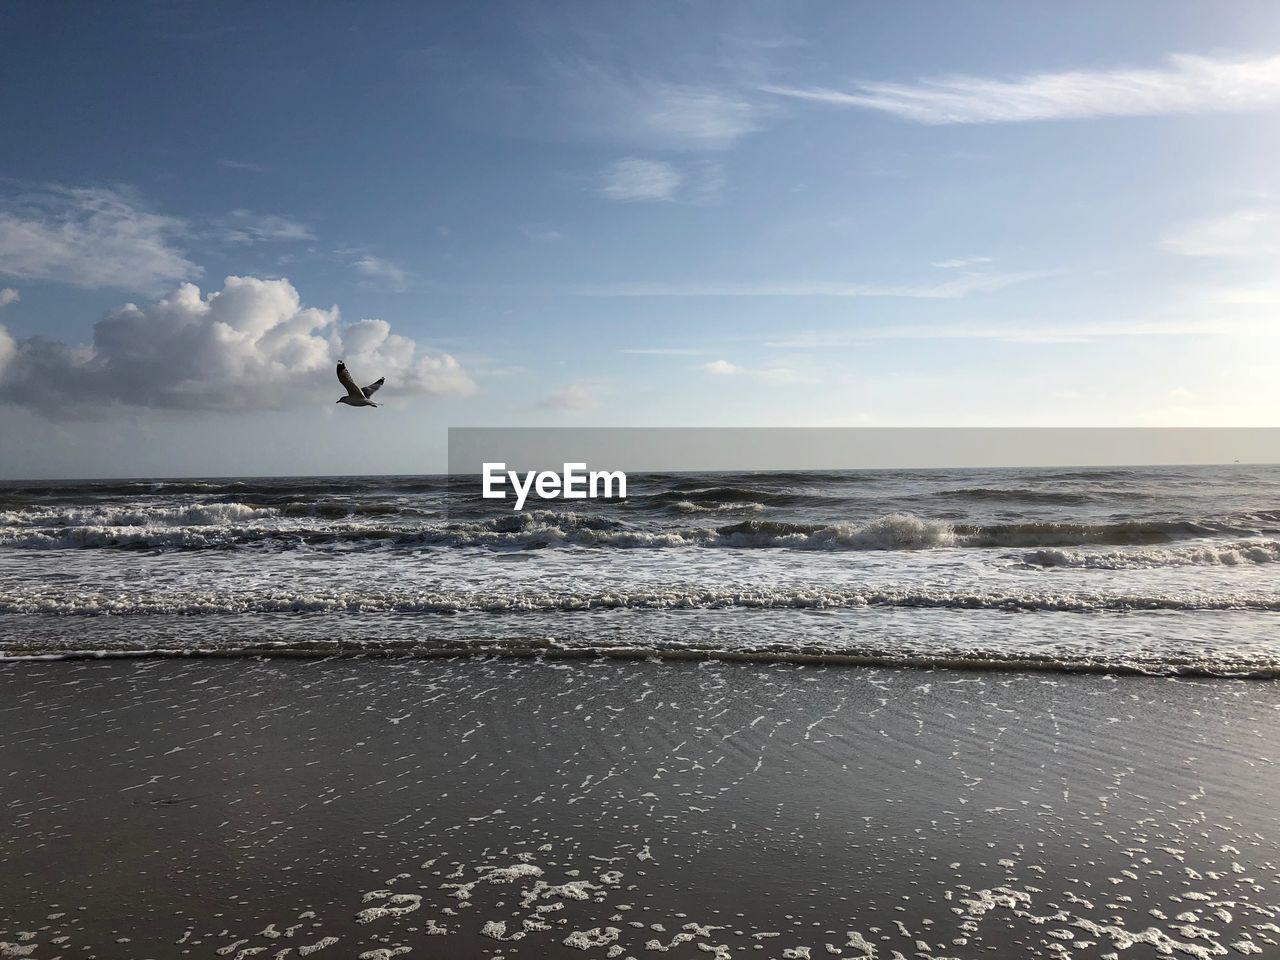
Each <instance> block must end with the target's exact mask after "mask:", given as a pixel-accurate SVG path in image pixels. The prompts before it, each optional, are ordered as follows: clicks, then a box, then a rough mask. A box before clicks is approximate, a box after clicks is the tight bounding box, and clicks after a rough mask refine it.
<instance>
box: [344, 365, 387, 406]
mask: <svg viewBox="0 0 1280 960" xmlns="http://www.w3.org/2000/svg"><path fill="white" fill-rule="evenodd" d="M386 379H387V378H386V377H379V378H378V379H377V380H375V381H374V382H373V383H371V384H369V385H368V386H367V387H357V386H356V382H355V381H354V380H353V379H351V374H350V373H348V372H347V365H346V364H345V363H343V362H342V361H341V360H339V361H338V380H339V381H340V382H341V383H342V385H343V386H344V387H346V388H347V395H346V396H345V397H339V398H338V403H345V404H347V405H348V406H352V407H376V406H377V404H376V403H374V402H373V401H372V400H370V399H369V398H370V397H372V396H373V395H374V394H375V393H377V392H378V388H379V387H380V386H382V384H383V382H384V381H385V380H386Z"/></svg>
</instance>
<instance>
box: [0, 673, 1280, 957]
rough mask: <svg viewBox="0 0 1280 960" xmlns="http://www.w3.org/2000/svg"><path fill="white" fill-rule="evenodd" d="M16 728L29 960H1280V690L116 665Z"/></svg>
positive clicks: (14, 872)
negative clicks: (1149, 959) (1179, 958)
mask: <svg viewBox="0 0 1280 960" xmlns="http://www.w3.org/2000/svg"><path fill="white" fill-rule="evenodd" d="M1161 680H1163V681H1165V682H1160V681H1161ZM0 705H2V706H0V724H3V728H4V729H5V730H6V736H5V737H4V738H3V739H0V767H2V768H3V769H4V770H6V771H7V775H6V776H5V777H3V778H0V802H2V803H4V804H5V808H6V810H7V811H8V817H7V819H6V822H5V823H4V824H3V825H0V865H2V866H3V867H4V869H2V870H0V903H3V904H5V905H6V910H5V911H0V943H3V944H7V945H8V947H7V948H3V949H9V950H10V951H11V952H10V955H11V956H24V957H29V958H30V960H53V958H54V957H57V956H65V957H70V956H84V957H90V958H96V960H170V958H173V957H185V956H193V957H202V956H208V957H213V956H226V957H233V958H234V957H236V956H240V957H242V958H248V957H251V956H257V957H259V958H260V960H268V958H269V960H276V958H277V957H279V958H281V960H294V958H295V957H300V956H311V955H313V954H314V955H315V956H317V957H318V960H326V958H328V957H344V956H349V957H358V956H359V957H367V958H371V960H385V958H387V957H392V956H406V957H407V958H408V960H417V958H445V957H448V958H458V957H477V958H481V957H483V958H494V960H496V958H497V957H503V958H519V957H521V956H524V957H544V956H545V957H553V958H554V957H564V958H569V957H581V956H583V955H584V951H585V953H586V955H587V956H591V957H599V958H607V957H609V956H617V957H622V958H626V957H635V958H636V960H641V958H643V957H647V956H655V955H657V954H658V953H661V952H662V949H661V948H664V947H665V948H667V950H668V951H669V952H673V953H674V955H677V956H701V955H703V954H708V955H716V956H721V957H729V956H736V955H739V954H740V953H745V955H750V956H761V957H762V958H769V960H779V958H781V957H802V956H805V953H804V952H802V951H803V950H807V951H808V955H809V956H810V957H811V958H812V957H816V956H821V955H824V951H826V944H831V945H832V946H833V947H834V948H836V949H838V950H841V951H843V953H842V954H841V955H842V956H845V957H849V958H854V960H859V958H867V957H871V956H873V955H874V956H876V957H877V958H878V960H892V958H893V957H894V956H895V954H894V953H893V951H897V952H898V955H901V956H902V957H907V958H913V957H916V956H927V957H931V958H933V960H943V958H962V960H964V958H970V957H976V956H988V955H996V956H1011V955H1019V956H1036V955H1040V956H1051V955H1055V954H1058V953H1060V952H1061V948H1062V947H1063V946H1067V947H1070V948H1071V955H1072V956H1076V957H1080V958H1101V957H1103V956H1105V955H1106V954H1109V953H1113V952H1116V951H1125V950H1127V948H1129V947H1136V949H1134V950H1132V951H1131V952H1125V953H1124V954H1123V955H1126V956H1133V957H1134V958H1135V960H1138V958H1141V957H1145V956H1154V955H1156V953H1160V952H1167V950H1174V951H1175V952H1177V953H1179V954H1183V955H1189V956H1192V957H1209V956H1217V955H1225V954H1226V953H1240V954H1242V955H1243V954H1246V953H1249V952H1254V953H1257V952H1270V951H1274V950H1276V949H1280V935H1278V934H1277V933H1276V928H1275V924H1276V923H1277V921H1280V888H1275V889H1273V881H1274V864H1275V863H1277V862H1280V829H1278V827H1280V823H1278V822H1277V813H1276V811H1275V808H1274V797H1275V795H1276V792H1277V789H1280V775H1278V774H1277V761H1276V760H1274V759H1272V758H1271V756H1270V751H1269V748H1270V745H1271V744H1272V743H1273V742H1274V736H1273V731H1274V727H1275V724H1276V722H1277V721H1276V719H1275V718H1276V716H1278V715H1280V688H1277V687H1276V686H1274V685H1271V684H1243V683H1227V684H1223V683H1212V682H1199V681H1197V682H1182V683H1170V682H1168V678H1147V679H1146V680H1141V679H1133V680H1128V679H1125V680H1121V679H1119V678H1116V677H1107V676H1090V675H1076V676H1072V677H1070V678H1067V677H1062V678H1055V677H1053V676H1052V675H1047V674H1043V673H1014V672H1009V673H1004V672H975V671H967V672H961V671H943V670H938V671H934V672H931V673H929V672H924V671H919V670H900V669H882V668H875V667H852V668H825V667H821V666H819V667H810V666H800V665H793V664H788V663H779V664H776V665H774V666H772V667H769V668H760V667H759V666H758V665H754V664H748V663H741V662H739V663H726V662H715V661H702V662H692V661H683V662H676V661H671V662H666V663H663V664H656V663H649V662H645V661H639V662H633V663H625V662H622V661H618V660H605V659H592V660H583V659H575V660H555V659H548V658H523V659H511V658H502V659H499V658H479V657H476V658H457V659H452V660H449V659H440V658H428V659H408V658H403V657H401V658H370V657H350V658H332V657H330V658H311V659H308V660H306V661H302V660H298V659H291V658H282V659H253V660H240V661H235V662H233V661H231V660H228V659H225V658H185V659H110V660H99V661H66V662H57V663H50V662H43V661H42V662H24V663H21V664H18V663H11V664H6V665H3V666H0ZM463 894H465V895H463ZM23 938H25V939H23ZM653 944H656V946H654V945H653ZM921 945H923V946H921ZM613 947H618V948H620V952H617V953H611V952H610V950H611V948H613ZM299 948H307V950H306V951H304V950H302V949H299ZM405 948H407V950H406V949H405ZM871 948H873V949H871ZM1166 948H1167V950H1166ZM1211 948H1214V949H1211ZM20 950H28V952H27V953H15V952H13V951H20ZM1153 950H1154V951H1155V953H1153V952H1152V951H1153ZM224 951H225V952H224ZM245 951H248V952H245ZM379 951H384V952H381V953H380V952H379ZM3 955H4V954H3V953H2V952H0V956H3Z"/></svg>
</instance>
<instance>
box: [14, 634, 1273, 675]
mask: <svg viewBox="0 0 1280 960" xmlns="http://www.w3.org/2000/svg"><path fill="white" fill-rule="evenodd" d="M333 657H346V658H351V657H357V658H374V657H396V658H428V659H442V658H443V659H455V658H511V659H528V658H539V659H546V660H584V659H593V660H628V661H635V660H644V661H650V662H673V661H674V662H688V661H694V662H705V661H721V662H729V663H758V664H795V665H800V666H810V665H813V666H827V667H885V668H890V669H920V670H940V669H941V670H993V671H1002V672H1003V671H1022V672H1046V673H1068V674H1072V673H1085V674H1113V675H1128V676H1149V677H1191V678H1231V679H1265V680H1272V679H1276V678H1280V662H1277V661H1274V660H1253V659H1246V658H1234V657H1229V656H1228V657H1218V658H1214V657H1202V656H1178V655H1172V656H1162V657H1160V658H1158V659H1157V658H1147V657H1137V656H1104V655H1080V654H1071V653H1066V652H1061V651H1055V652H1052V653H1050V652H1045V653H1015V652H1009V651H997V650H954V651H953V650H938V651H927V650H919V651H917V650H887V649H883V648H877V647H859V646H849V647H839V648H835V647H833V648H830V649H828V648H822V647H813V646H798V647H777V646H770V647H752V646H744V647H728V646H724V645H716V644H704V645H698V644H690V645H683V644H681V645H676V644H649V645H635V644H607V643H573V644H565V643H559V642H557V641H554V640H549V639H547V638H545V637H512V638H504V639H491V638H470V639H466V640H450V641H431V640H420V641H380V640H360V641H356V642H347V641H337V640H329V641H325V640H306V641H292V642H290V641H279V642H267V643H257V644H228V645H226V646H181V647H166V646H158V645H157V646H143V645H141V644H131V645H121V646H113V647H109V648H94V647H88V648H86V647H78V646H75V645H74V644H71V645H52V646H51V645H45V644H40V645H35V646H21V645H10V646H7V647H2V646H0V662H3V661H14V660H17V661H24V660H108V659H124V658H164V659H204V658H220V659H225V658H254V659H263V658H266V659H272V658H278V659H327V658H333Z"/></svg>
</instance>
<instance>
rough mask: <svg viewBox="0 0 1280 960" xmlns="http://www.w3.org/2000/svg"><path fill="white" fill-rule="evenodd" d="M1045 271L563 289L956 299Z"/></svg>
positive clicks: (586, 293) (606, 293)
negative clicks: (929, 279)
mask: <svg viewBox="0 0 1280 960" xmlns="http://www.w3.org/2000/svg"><path fill="white" fill-rule="evenodd" d="M1045 275H1046V274H1045V273H1043V272H1025V273H998V274H996V273H989V274H965V275H963V276H959V277H956V278H955V279H953V280H947V281H944V282H942V283H921V284H902V285H894V284H884V285H881V284H866V283H819V282H798V283H746V282H726V283H603V284H580V285H576V286H572V287H568V288H565V289H564V292H566V293H569V294H573V295H576V296H582V297H908V298H920V299H926V300H954V299H958V298H960V297H967V296H970V295H972V294H977V293H991V292H994V291H997V290H1002V289H1004V288H1005V287H1008V286H1012V285H1013V284H1015V283H1021V282H1023V281H1027V280H1033V279H1037V278H1039V277H1043V276H1045Z"/></svg>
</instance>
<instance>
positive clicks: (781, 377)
mask: <svg viewBox="0 0 1280 960" xmlns="http://www.w3.org/2000/svg"><path fill="white" fill-rule="evenodd" d="M702 369H703V370H705V371H706V372H707V373H709V374H711V375H712V376H716V377H750V378H754V379H757V380H767V381H770V382H772V383H796V382H799V381H804V380H806V379H807V378H805V377H802V376H801V375H800V374H799V373H797V372H796V371H795V370H792V369H791V368H790V367H762V368H751V367H740V366H738V365H737V364H736V363H730V362H729V361H728V360H712V361H711V362H710V363H704V364H703V365H702Z"/></svg>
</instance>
